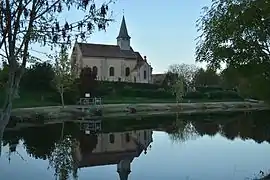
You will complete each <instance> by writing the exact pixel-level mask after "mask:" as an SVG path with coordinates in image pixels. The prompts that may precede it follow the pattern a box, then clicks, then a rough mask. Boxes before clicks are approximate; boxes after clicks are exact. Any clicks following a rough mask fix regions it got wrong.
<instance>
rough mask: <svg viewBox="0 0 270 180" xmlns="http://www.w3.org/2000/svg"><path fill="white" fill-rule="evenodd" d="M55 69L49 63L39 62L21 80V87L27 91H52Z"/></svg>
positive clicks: (27, 70)
mask: <svg viewBox="0 0 270 180" xmlns="http://www.w3.org/2000/svg"><path fill="white" fill-rule="evenodd" d="M53 79H54V69H53V67H52V65H51V64H50V63H48V62H43V63H40V62H37V63H35V64H34V65H33V66H31V67H30V68H29V69H26V72H25V74H24V76H23V77H22V80H21V87H23V88H25V89H27V90H35V91H36V90H38V91H48V90H51V89H52V80H53Z"/></svg>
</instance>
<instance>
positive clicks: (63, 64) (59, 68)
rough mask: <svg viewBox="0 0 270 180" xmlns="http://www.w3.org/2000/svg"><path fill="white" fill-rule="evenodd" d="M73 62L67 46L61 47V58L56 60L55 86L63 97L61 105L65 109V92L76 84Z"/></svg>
mask: <svg viewBox="0 0 270 180" xmlns="http://www.w3.org/2000/svg"><path fill="white" fill-rule="evenodd" d="M70 62H71V61H70V60H69V58H68V53H67V48H66V47H65V46H62V47H61V50H60V53H59V56H56V59H55V67H54V69H55V77H54V85H55V87H56V89H57V91H58V92H59V94H60V97H61V104H62V107H63V108H64V106H65V102H64V92H65V91H66V90H67V89H69V88H71V85H72V84H73V83H74V80H75V75H74V74H73V73H72V72H71V63H70Z"/></svg>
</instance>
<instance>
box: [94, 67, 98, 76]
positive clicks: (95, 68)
mask: <svg viewBox="0 0 270 180" xmlns="http://www.w3.org/2000/svg"><path fill="white" fill-rule="evenodd" d="M93 73H95V74H97V73H98V68H97V66H94V67H93Z"/></svg>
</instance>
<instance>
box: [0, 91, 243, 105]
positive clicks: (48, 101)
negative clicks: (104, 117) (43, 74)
mask: <svg viewBox="0 0 270 180" xmlns="http://www.w3.org/2000/svg"><path fill="white" fill-rule="evenodd" d="M52 97H56V96H55V95H54V96H53V94H50V93H42V92H39V93H36V92H21V93H20V98H19V99H15V100H14V103H13V107H14V108H27V107H42V106H58V105H61V102H60V101H59V102H58V100H57V99H53V98H52ZM59 99H60V98H59ZM102 101H103V104H139V103H174V102H175V99H150V98H142V97H102ZM221 101H237V100H233V99H226V100H213V99H194V100H188V99H184V100H183V102H221ZM238 101H239V100H238ZM3 102H4V92H3V91H1V90H0V105H1V106H2V104H3ZM66 105H68V104H66ZM1 106H0V109H1Z"/></svg>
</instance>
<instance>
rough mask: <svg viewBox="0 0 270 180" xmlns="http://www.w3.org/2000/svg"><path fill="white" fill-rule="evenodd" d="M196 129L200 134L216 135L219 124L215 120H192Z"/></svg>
mask: <svg viewBox="0 0 270 180" xmlns="http://www.w3.org/2000/svg"><path fill="white" fill-rule="evenodd" d="M192 124H193V126H194V127H195V129H196V131H197V132H198V134H199V135H200V136H203V135H209V136H214V135H216V134H217V133H218V132H219V124H218V123H217V122H215V121H211V122H210V121H204V120H198V121H193V122H192Z"/></svg>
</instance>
